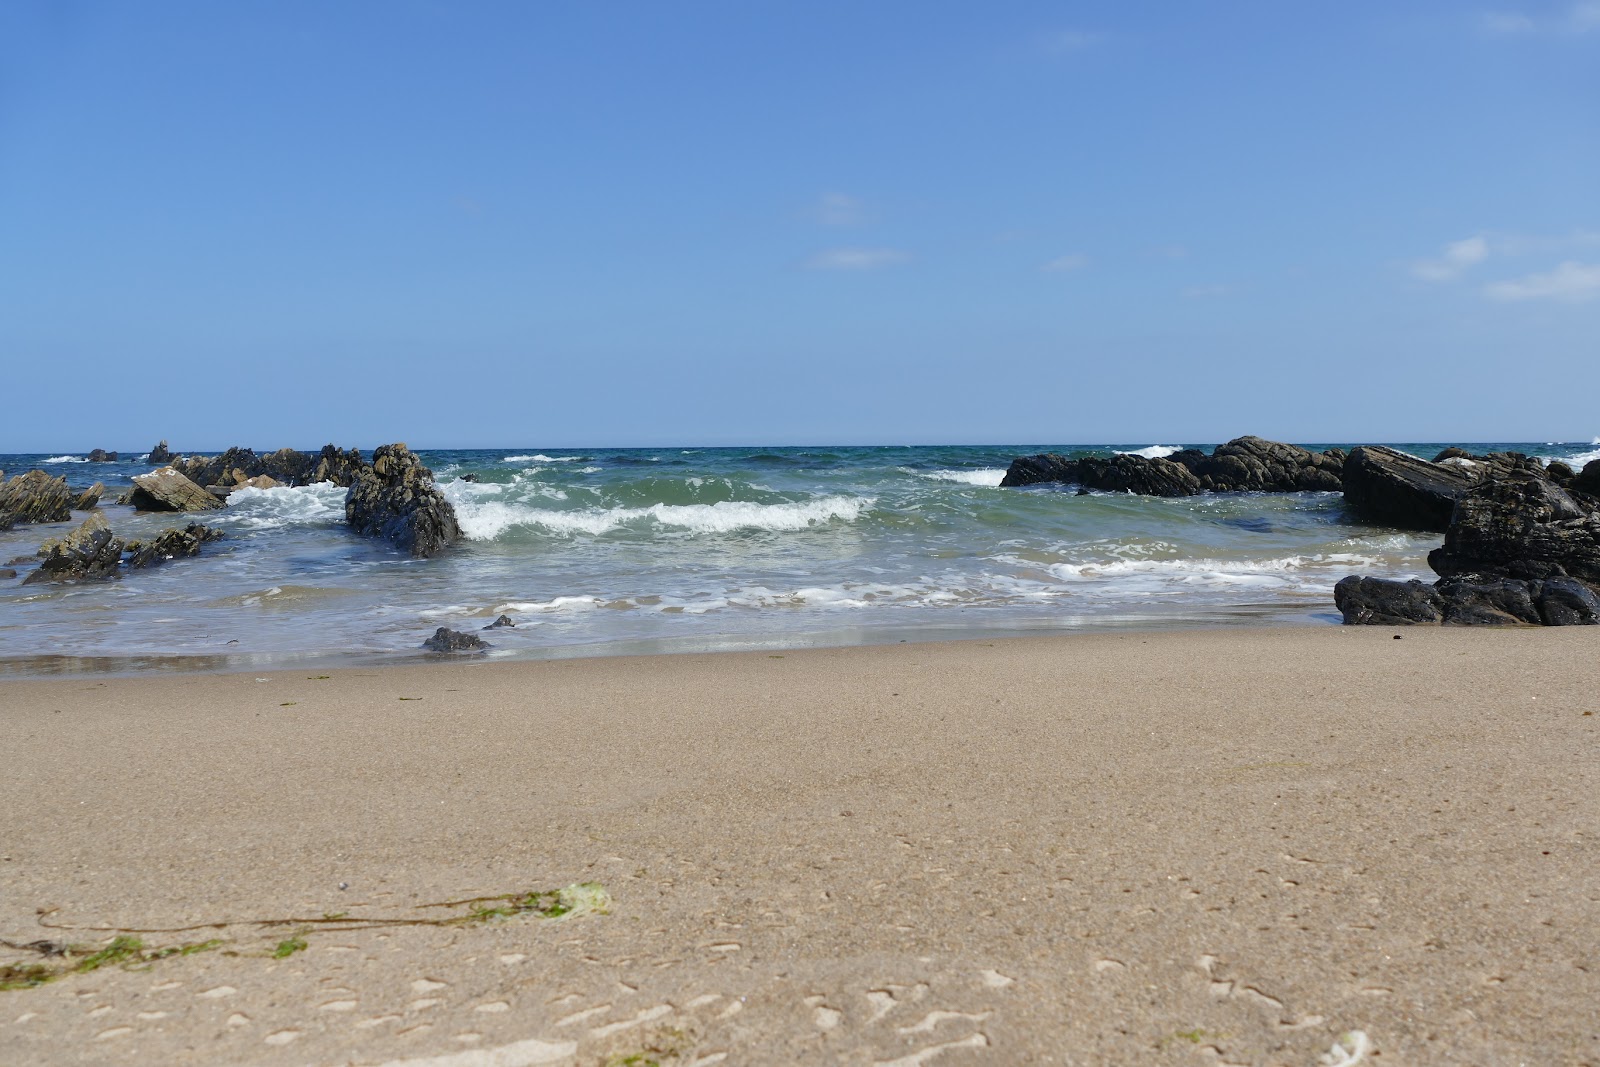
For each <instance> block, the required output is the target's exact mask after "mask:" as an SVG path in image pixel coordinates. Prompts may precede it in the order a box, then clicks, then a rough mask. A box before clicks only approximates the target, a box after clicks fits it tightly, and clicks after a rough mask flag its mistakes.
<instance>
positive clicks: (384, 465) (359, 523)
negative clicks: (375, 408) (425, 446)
mask: <svg viewBox="0 0 1600 1067" xmlns="http://www.w3.org/2000/svg"><path fill="white" fill-rule="evenodd" d="M344 515H345V521H346V522H348V523H349V524H350V526H351V528H353V529H354V530H355V531H356V532H357V533H362V534H366V535H368V536H369V537H382V538H384V539H386V540H388V541H390V542H392V543H393V544H394V545H395V547H396V548H399V549H401V550H403V551H405V552H409V553H411V555H413V556H417V557H421V558H426V557H428V556H432V555H434V554H435V553H437V552H439V551H440V550H441V549H443V548H445V547H446V546H448V545H450V544H453V543H454V542H455V541H457V540H459V539H460V537H461V527H460V526H459V525H458V524H457V522H456V512H455V509H454V508H452V507H451V506H450V502H449V501H448V500H446V499H445V498H444V494H443V493H441V492H439V489H438V487H437V486H435V485H434V484H433V472H432V471H430V470H429V469H428V468H427V467H424V466H423V465H422V461H421V460H419V459H418V458H417V457H416V455H415V454H414V453H413V452H412V451H411V450H410V449H409V448H407V447H406V446H405V445H404V444H392V445H380V446H378V448H377V449H375V450H374V451H373V453H372V465H371V466H369V467H363V468H362V469H361V470H360V471H359V472H358V473H357V475H356V479H355V481H354V482H353V483H352V484H351V486H350V491H349V492H348V493H347V494H345V498H344Z"/></svg>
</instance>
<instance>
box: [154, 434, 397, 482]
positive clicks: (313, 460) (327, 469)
mask: <svg viewBox="0 0 1600 1067" xmlns="http://www.w3.org/2000/svg"><path fill="white" fill-rule="evenodd" d="M173 466H174V467H175V468H176V469H177V470H178V471H179V472H180V473H181V474H183V475H184V476H185V477H187V478H189V479H190V480H191V481H193V482H196V483H198V484H200V485H218V486H223V487H225V488H230V489H231V488H232V487H234V486H238V485H244V484H246V483H248V482H249V481H250V480H251V479H252V478H259V477H261V476H262V475H265V476H267V477H269V478H271V479H272V480H273V481H275V482H277V483H278V484H280V485H313V484H315V483H317V482H332V483H333V484H335V485H340V486H345V487H348V486H349V485H350V483H351V482H352V481H354V480H355V473H356V472H357V471H359V470H360V469H361V468H362V467H364V466H365V464H364V463H363V462H362V460H361V453H360V452H359V451H358V450H356V449H354V448H352V449H350V450H349V451H340V450H339V449H338V448H335V447H334V446H333V445H324V446H323V447H322V451H321V452H319V453H317V454H315V455H312V454H310V453H307V452H300V451H297V450H295V449H293V448H280V449H278V450H277V451H276V452H268V453H267V454H266V455H264V456H258V455H256V452H255V449H252V448H242V447H234V448H230V449H228V450H227V451H226V452H223V453H222V454H221V455H218V456H189V457H187V458H185V459H183V460H180V461H175V462H174V464H173Z"/></svg>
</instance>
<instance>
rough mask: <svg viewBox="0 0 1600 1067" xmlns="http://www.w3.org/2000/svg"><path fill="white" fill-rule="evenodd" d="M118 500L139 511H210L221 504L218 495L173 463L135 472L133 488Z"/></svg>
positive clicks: (221, 505)
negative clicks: (201, 485)
mask: <svg viewBox="0 0 1600 1067" xmlns="http://www.w3.org/2000/svg"><path fill="white" fill-rule="evenodd" d="M122 503H124V504H131V505H133V507H134V508H136V509H137V510H139V511H212V510H215V509H216V508H220V507H223V506H224V505H223V502H222V500H221V498H220V497H218V496H217V495H216V494H214V493H211V492H209V491H207V490H206V489H203V488H201V487H200V486H199V485H198V484H196V483H195V482H194V481H193V480H192V479H190V478H188V477H186V476H184V475H183V474H182V473H181V472H180V471H178V470H177V468H175V467H162V468H161V469H160V470H155V471H151V472H150V473H149V474H139V475H135V476H134V479H133V488H132V489H130V490H128V492H127V493H125V494H123V497H122Z"/></svg>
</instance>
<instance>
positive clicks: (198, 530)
mask: <svg viewBox="0 0 1600 1067" xmlns="http://www.w3.org/2000/svg"><path fill="white" fill-rule="evenodd" d="M221 536H222V531H221V530H213V529H211V528H210V527H209V526H201V525H200V524H199V523H197V522H191V523H190V524H189V525H187V526H185V527H184V528H183V529H181V530H179V529H171V530H163V531H162V532H161V533H159V534H157V535H156V536H155V537H154V538H152V539H151V540H149V541H129V542H128V543H127V545H125V546H124V548H123V551H125V552H127V553H128V558H127V560H126V561H125V562H126V564H127V565H128V566H130V567H150V566H154V565H155V564H157V563H163V562H165V561H167V560H169V559H182V558H184V557H185V556H198V555H199V554H200V546H201V545H203V544H205V543H206V542H208V541H215V540H217V539H218V538H220V537H221Z"/></svg>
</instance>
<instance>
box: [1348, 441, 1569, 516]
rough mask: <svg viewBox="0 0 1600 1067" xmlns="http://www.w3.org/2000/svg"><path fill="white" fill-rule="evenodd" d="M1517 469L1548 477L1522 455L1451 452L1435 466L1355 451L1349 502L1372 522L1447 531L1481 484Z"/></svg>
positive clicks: (1387, 451) (1389, 452)
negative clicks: (1458, 505)
mask: <svg viewBox="0 0 1600 1067" xmlns="http://www.w3.org/2000/svg"><path fill="white" fill-rule="evenodd" d="M1514 471H1525V472H1528V473H1532V474H1537V475H1539V476H1540V477H1542V478H1543V477H1547V475H1546V474H1545V473H1544V469H1543V467H1542V466H1541V465H1540V463H1539V461H1538V460H1536V459H1533V458H1531V457H1528V456H1525V455H1523V454H1522V453H1520V452H1490V453H1488V454H1487V455H1482V456H1479V455H1474V454H1472V453H1471V452H1467V451H1465V450H1464V449H1460V448H1447V449H1445V450H1444V451H1443V452H1440V453H1439V454H1438V455H1437V456H1435V457H1434V458H1433V460H1432V461H1431V462H1430V461H1428V460H1425V459H1418V458H1417V457H1416V456H1412V455H1408V454H1407V453H1405V452H1399V451H1396V450H1395V449H1392V448H1385V447H1384V446H1382V445H1363V446H1361V447H1360V448H1354V449H1351V451H1350V457H1349V459H1348V460H1346V461H1345V465H1344V499H1345V502H1346V503H1347V504H1348V505H1349V506H1350V510H1351V511H1353V512H1355V514H1356V515H1357V516H1358V517H1359V518H1362V519H1364V520H1366V521H1367V522H1374V523H1380V524H1382V525H1384V526H1399V527H1403V528H1405V529H1408V530H1433V531H1436V532H1441V533H1442V532H1443V531H1444V530H1445V528H1446V527H1448V526H1449V525H1450V515H1451V512H1453V511H1454V510H1455V506H1456V502H1457V501H1459V500H1461V499H1462V498H1463V497H1464V496H1466V495H1467V493H1469V492H1471V491H1472V489H1473V488H1475V487H1476V486H1479V485H1482V484H1484V483H1485V482H1488V481H1492V480H1494V479H1496V478H1504V477H1506V476H1507V475H1509V474H1511V473H1512V472H1514Z"/></svg>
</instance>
